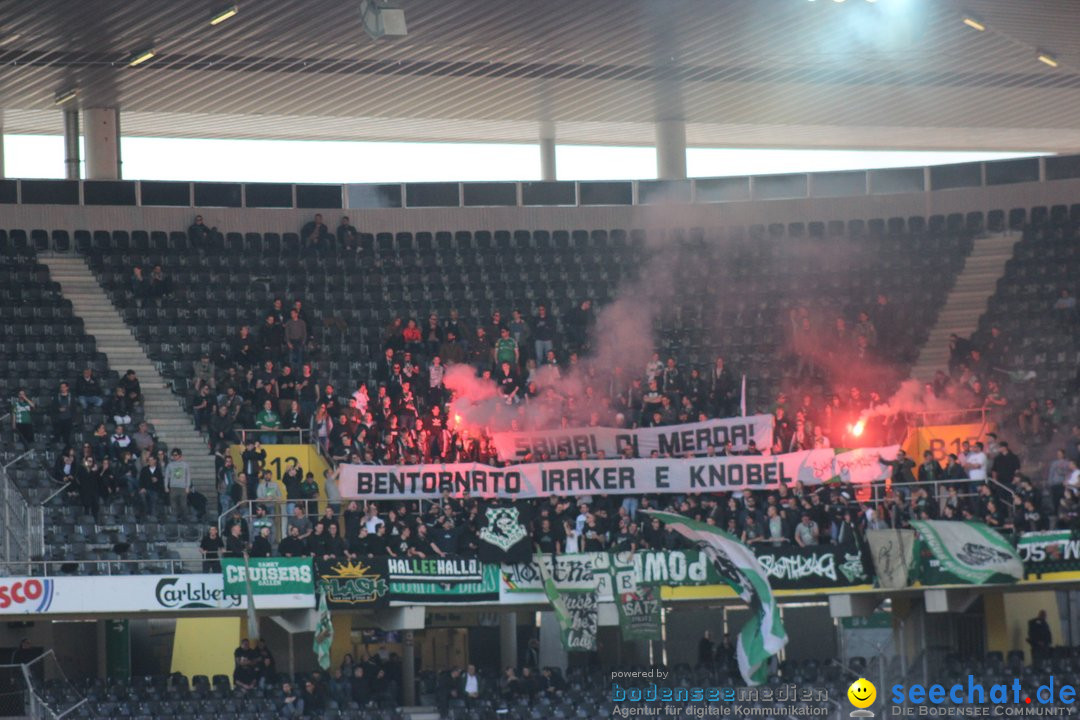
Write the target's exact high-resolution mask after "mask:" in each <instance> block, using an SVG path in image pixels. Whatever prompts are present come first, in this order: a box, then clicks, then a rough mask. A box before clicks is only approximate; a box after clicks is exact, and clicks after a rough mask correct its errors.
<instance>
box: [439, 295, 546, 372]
mask: <svg viewBox="0 0 1080 720" xmlns="http://www.w3.org/2000/svg"><path fill="white" fill-rule="evenodd" d="M530 334H531V335H532V338H533V347H534V350H535V351H536V364H537V365H542V364H543V362H544V358H546V357H547V354H548V353H549V352H551V351H552V350H554V349H555V321H554V320H553V319H552V318H550V317H548V312H547V307H545V306H543V305H540V306H539V307H537V308H536V317H534V318H533V322H532V332H531V333H530ZM441 354H442V355H443V357H446V355H445V353H441ZM447 361H448V362H449V359H447Z"/></svg>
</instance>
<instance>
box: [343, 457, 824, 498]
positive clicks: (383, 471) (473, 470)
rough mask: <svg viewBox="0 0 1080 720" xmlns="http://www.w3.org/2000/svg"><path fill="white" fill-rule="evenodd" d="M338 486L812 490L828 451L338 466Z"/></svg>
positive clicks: (426, 493) (373, 494)
mask: <svg viewBox="0 0 1080 720" xmlns="http://www.w3.org/2000/svg"><path fill="white" fill-rule="evenodd" d="M339 467H340V468H341V476H340V479H339V482H338V486H339V488H340V490H341V496H342V497H343V498H347V499H357V500H360V499H368V500H394V499H411V500H415V499H417V498H437V497H439V496H440V495H441V493H442V491H443V490H444V489H445V490H449V491H450V493H451V495H453V496H454V497H461V496H463V495H465V494H468V495H470V496H471V497H481V498H495V497H498V498H537V497H548V496H550V495H559V496H579V495H594V494H596V493H605V494H608V495H642V494H684V493H699V492H719V491H724V490H766V489H776V488H778V487H780V485H791V484H792V483H794V482H796V481H799V482H802V483H803V484H804V485H817V484H820V483H822V482H825V481H827V480H829V479H830V478H832V477H833V476H834V471H833V451H832V450H803V451H801V452H794V453H785V454H783V455H771V456H770V455H736V456H733V457H703V458H670V459H664V460H657V459H643V460H618V459H617V460H572V461H564V462H551V463H535V464H526V465H510V466H507V467H501V468H497V467H492V466H490V465H481V464H479V463H453V464H446V465H443V464H428V465H341V466H339Z"/></svg>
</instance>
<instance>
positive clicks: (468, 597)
mask: <svg viewBox="0 0 1080 720" xmlns="http://www.w3.org/2000/svg"><path fill="white" fill-rule="evenodd" d="M481 567H482V570H481V579H480V582H452V583H448V582H400V581H397V580H394V579H393V576H392V575H391V579H390V600H391V601H398V602H417V603H425V604H429V605H430V604H435V603H446V604H449V605H453V604H456V603H474V602H498V601H499V566H498V565H483V566H481Z"/></svg>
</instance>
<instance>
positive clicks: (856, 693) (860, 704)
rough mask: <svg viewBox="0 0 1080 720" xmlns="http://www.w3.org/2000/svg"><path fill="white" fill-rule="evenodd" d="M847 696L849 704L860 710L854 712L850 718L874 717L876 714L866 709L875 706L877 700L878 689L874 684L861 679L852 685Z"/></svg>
mask: <svg viewBox="0 0 1080 720" xmlns="http://www.w3.org/2000/svg"><path fill="white" fill-rule="evenodd" d="M847 696H848V702H850V703H851V704H852V705H854V706H855V707H857V708H858V710H853V711H852V713H851V715H850V716H849V717H853V718H872V717H874V713H873V712H871V711H870V710H867V709H866V708H868V707H870V706H871V705H873V704H874V700H877V688H876V687H874V683H872V682H870V681H869V680H867V679H866V678H859V679H858V680H856V681H855V682H853V683H851V687H849V688H848V691H847Z"/></svg>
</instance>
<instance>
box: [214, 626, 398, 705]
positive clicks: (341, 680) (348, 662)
mask: <svg viewBox="0 0 1080 720" xmlns="http://www.w3.org/2000/svg"><path fill="white" fill-rule="evenodd" d="M233 660H234V669H233V674H232V687H233V690H234V692H236V693H237V694H239V695H245V694H249V693H251V692H252V691H254V690H255V689H256V688H261V689H264V690H269V689H273V688H280V691H281V694H280V696H279V703H280V706H279V710H280V712H281V715H280V716H281V717H322V716H323V711H324V710H327V709H329V707H330V705H331V703H333V704H336V706H338V707H347V706H349V704H350V703H356V704H357V705H359V706H360V707H367V706H368V705H370V704H373V703H375V704H379V703H390V704H394V705H396V704H397V703H399V702H400V700H401V698H400V690H401V660H400V659H399V658H398V656H397V655H396V654H394V653H386V654H385V656H384V655H383V654H381V653H378V652H376V653H372V654H370V655H368V654H365V655H363V656H362V657H361V658H359V659H356V660H354V658H353V656H352V654H351V653H346V654H345V656H344V658H343V659H342V662H341V664H340V665H339V666H337V667H335V668H333V669H332V670H331V671H330V672H329V673H323V672H322V671H318V670H316V671H314V672H312V673H310V674H309V675H307V676H306V677H304V678H303V680H302V681H301V682H299V683H293V682H292V680H282V678H281V675H280V674H279V673H278V669H277V663H276V662H275V660H274V655H273V653H271V652H270V649H269V647H267V645H266V643H265V641H263V640H259V641H257V642H256V643H254V644H252V643H251V641H250V640H248V639H246V638H245V639H244V640H241V641H240V645H239V647H237V648H236V650H235V651H234V652H233Z"/></svg>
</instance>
